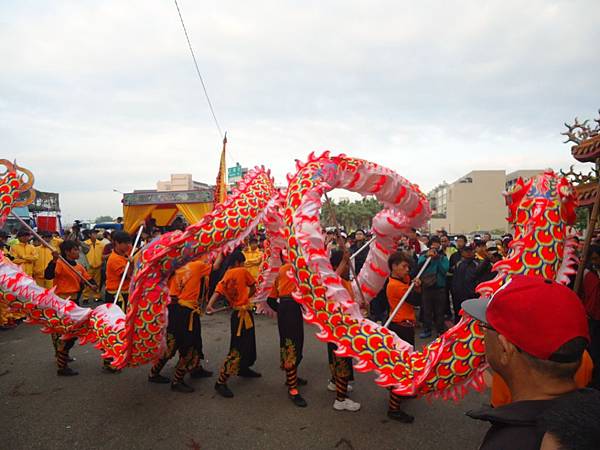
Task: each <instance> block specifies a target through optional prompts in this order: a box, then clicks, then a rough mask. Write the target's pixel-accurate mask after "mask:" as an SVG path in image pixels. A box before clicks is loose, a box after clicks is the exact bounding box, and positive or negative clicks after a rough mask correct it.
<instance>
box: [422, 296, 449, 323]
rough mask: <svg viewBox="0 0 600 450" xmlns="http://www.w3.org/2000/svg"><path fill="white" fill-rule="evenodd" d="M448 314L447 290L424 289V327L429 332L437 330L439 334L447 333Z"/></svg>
mask: <svg viewBox="0 0 600 450" xmlns="http://www.w3.org/2000/svg"><path fill="white" fill-rule="evenodd" d="M445 313H446V292H445V288H443V287H442V288H432V289H423V325H424V326H425V328H426V329H427V330H431V329H432V325H435V329H436V331H437V332H438V334H442V333H443V332H444V331H446V327H445V325H444V314H445Z"/></svg>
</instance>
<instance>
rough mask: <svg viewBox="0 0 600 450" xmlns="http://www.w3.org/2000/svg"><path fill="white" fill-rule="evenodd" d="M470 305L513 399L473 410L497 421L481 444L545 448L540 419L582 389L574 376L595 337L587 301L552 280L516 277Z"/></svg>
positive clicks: (487, 447) (486, 449)
mask: <svg viewBox="0 0 600 450" xmlns="http://www.w3.org/2000/svg"><path fill="white" fill-rule="evenodd" d="M462 307H463V309H464V311H465V312H466V313H467V314H468V315H470V316H471V317H473V318H474V319H476V320H478V321H479V322H480V323H481V326H482V327H483V328H484V330H485V333H484V334H485V348H486V358H487V361H488V363H489V364H490V366H491V367H492V369H494V370H495V371H496V372H497V373H498V374H499V375H500V376H501V377H502V378H503V379H504V380H505V381H506V383H507V384H508V387H509V388H510V392H511V394H512V400H513V402H512V403H510V404H508V405H505V406H501V407H499V408H491V407H488V408H483V409H481V410H477V411H470V412H469V413H468V415H469V416H470V417H472V418H474V419H479V420H486V421H488V422H490V423H491V425H492V426H491V428H490V430H489V431H488V433H487V434H486V436H485V439H484V441H483V443H482V445H481V447H480V448H481V449H484V450H494V449H507V448H514V447H515V445H517V446H518V448H519V449H520V450H528V449H539V448H540V443H541V440H542V437H543V434H544V430H543V429H542V428H540V427H539V426H538V422H539V418H540V417H541V415H542V414H543V413H544V411H546V410H547V409H548V408H550V407H552V405H553V404H554V403H555V402H556V400H557V399H558V398H563V397H564V396H567V395H570V394H572V393H573V392H575V391H576V390H577V386H576V384H575V381H574V375H575V372H576V371H577V369H578V368H579V365H580V364H581V357H582V354H583V351H584V350H585V348H586V346H587V344H588V342H589V332H588V325H587V320H586V315H585V310H584V309H583V306H582V304H581V301H580V300H579V298H578V297H577V295H576V294H575V293H573V291H571V290H570V289H568V288H567V287H565V286H563V285H560V284H558V283H556V282H554V281H552V280H545V279H542V278H538V277H528V276H523V275H516V276H513V277H512V278H511V279H510V280H509V281H508V282H507V283H506V284H505V285H504V286H503V287H502V288H501V289H499V290H498V291H497V292H496V293H495V294H494V296H493V297H492V298H489V299H486V298H481V299H474V300H467V301H466V302H464V303H463V304H462Z"/></svg>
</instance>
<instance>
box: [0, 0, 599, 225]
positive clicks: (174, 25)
mask: <svg viewBox="0 0 600 450" xmlns="http://www.w3.org/2000/svg"><path fill="white" fill-rule="evenodd" d="M179 6H180V8H181V11H182V14H183V17H184V20H185V23H186V27H187V30H188V33H189V35H190V39H191V42H192V46H193V48H194V51H195V53H196V57H197V60H198V64H199V67H200V71H201V73H202V75H203V77H204V80H205V82H206V84H207V87H208V92H209V95H210V97H211V100H212V102H213V105H214V108H215V112H216V115H217V118H218V120H219V122H220V124H221V127H222V129H223V130H227V132H228V139H229V143H228V157H227V159H228V165H230V166H232V165H234V164H235V163H236V162H240V163H241V164H242V165H243V166H245V167H252V166H255V165H264V166H266V167H268V168H270V169H271V170H272V173H273V175H274V176H275V178H276V181H277V182H278V183H279V184H283V183H284V182H285V175H286V174H287V173H289V172H291V171H293V169H294V161H295V160H296V159H299V160H305V159H306V158H307V156H308V154H309V153H310V152H312V151H315V152H321V151H324V150H331V151H332V152H334V153H345V154H347V155H350V156H354V157H359V158H365V159H368V160H370V161H373V162H376V163H379V164H382V165H384V166H387V167H389V168H391V169H394V170H395V171H397V172H398V173H399V174H401V175H402V176H404V177H405V178H407V179H409V180H410V181H412V182H414V183H417V184H419V186H420V187H421V188H422V190H423V191H428V190H430V189H431V188H433V187H434V186H436V185H437V184H439V183H441V182H442V181H448V182H452V181H454V180H456V179H458V178H459V177H460V176H462V175H464V174H466V173H467V172H469V171H471V170H476V169H506V170H507V171H513V170H517V169H537V168H547V167H551V168H554V169H560V168H565V169H566V168H568V167H569V166H570V165H571V164H573V162H574V160H573V159H572V158H571V156H570V146H569V145H567V144H563V140H564V137H563V136H561V135H560V133H561V132H562V131H564V125H563V123H564V122H565V121H572V120H573V119H574V118H575V117H576V116H577V117H579V118H581V119H584V118H594V117H597V115H598V113H597V110H598V108H599V107H600V98H599V96H600V58H598V42H600V27H599V26H598V19H599V18H600V2H598V1H597V0H589V1H577V0H574V1H568V0H565V1H551V0H530V1H528V2H522V1H512V0H502V1H494V0H490V1H486V2H473V1H444V2H441V1H438V2H433V1H422V2H414V1H412V2H408V1H401V0H394V1H387V0H386V1H376V0H373V1H370V2H366V1H355V0H344V1H338V0H330V1H327V2H322V1H312V0H303V1H285V0H277V1H276V0H255V1H252V2H244V1H227V0H221V1H219V2H197V1H191V0H179ZM0 60H1V61H2V65H1V67H2V70H0V142H2V144H1V145H2V152H1V154H0V157H2V158H8V159H11V160H12V159H15V158H16V159H17V161H18V163H19V164H20V165H22V166H24V167H26V168H28V169H30V170H32V171H33V173H34V175H35V177H36V183H35V185H36V187H37V188H38V189H40V190H44V191H51V192H59V193H60V198H61V208H62V211H63V216H64V222H65V223H68V221H72V220H73V219H76V218H77V219H94V218H95V217H97V216H100V215H112V216H117V215H120V214H121V204H120V199H121V196H120V194H119V193H117V192H113V189H116V190H119V191H124V192H127V191H132V190H133V189H153V188H155V186H156V181H157V180H163V179H168V178H169V174H171V173H192V174H193V176H194V179H196V180H198V181H203V182H207V183H214V180H215V179H216V172H217V169H218V164H219V157H220V148H221V137H220V136H219V133H218V131H217V129H216V127H215V124H214V122H213V120H212V116H211V115H210V111H209V109H208V106H207V103H206V100H205V98H204V94H203V91H202V86H201V84H200V81H199V79H198V76H197V74H196V72H195V68H194V66H193V62H192V59H191V56H190V53H189V49H188V47H187V42H186V40H185V36H184V34H183V30H182V27H181V23H180V21H179V16H178V14H177V9H176V8H175V4H174V2H173V1H169V0H161V1H158V0H144V1H140V0H131V1H127V2H123V1H116V0H103V1H96V0H78V1H76V2H75V1H60V0H53V1H42V0H39V1H28V0H19V1H17V0H13V1H3V2H2V3H1V5H0Z"/></svg>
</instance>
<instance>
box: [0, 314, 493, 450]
mask: <svg viewBox="0 0 600 450" xmlns="http://www.w3.org/2000/svg"><path fill="white" fill-rule="evenodd" d="M228 326H229V321H228V314H227V313H220V314H218V315H216V316H212V317H205V318H203V336H204V345H205V353H206V356H207V358H208V361H207V363H206V366H207V367H208V368H209V369H211V370H214V371H215V373H216V372H217V371H218V368H219V365H220V364H221V362H222V360H223V358H224V357H225V355H226V353H227V349H228V345H229V342H228V341H229V330H228ZM305 331H306V343H305V356H304V361H303V362H302V365H301V366H300V376H302V377H304V378H307V379H308V381H309V384H308V385H307V386H306V387H305V388H303V389H302V393H303V395H304V397H305V398H306V400H307V401H308V404H309V405H308V407H307V408H304V409H301V408H297V407H295V406H294V405H293V404H292V403H291V401H290V400H289V399H288V398H287V394H286V388H285V386H284V376H283V372H281V370H280V369H279V338H278V334H277V325H276V322H275V321H274V320H272V319H269V318H266V317H258V318H257V331H256V333H257V345H258V361H257V363H256V365H255V368H256V370H258V371H260V372H262V374H263V377H262V378H259V379H253V380H248V379H232V380H231V382H230V383H229V385H230V387H231V389H232V390H233V392H234V393H235V397H234V398H233V399H225V398H222V397H220V396H218V395H217V394H216V392H215V390H214V388H213V386H214V382H215V377H213V378H209V379H202V380H192V381H191V382H190V384H192V385H193V386H194V387H195V389H196V391H195V392H194V393H192V394H181V393H178V392H172V391H171V390H170V388H169V385H157V384H152V383H148V382H147V374H148V369H149V368H148V367H147V366H146V367H139V368H134V369H125V370H124V371H123V372H122V373H120V374H116V375H111V374H106V373H104V372H102V371H101V369H100V367H101V360H100V352H99V351H98V350H96V349H94V348H93V347H92V346H90V345H86V346H80V345H76V346H75V348H74V349H73V350H72V352H71V355H72V356H74V357H76V359H77V360H76V361H75V362H74V363H72V367H73V368H75V369H77V370H78V371H79V372H80V375H79V376H76V377H69V378H63V377H58V376H56V367H55V365H54V358H53V348H52V344H51V341H50V337H49V336H47V335H44V334H42V333H41V332H40V331H39V327H37V326H30V325H25V324H23V325H21V326H19V327H18V328H17V329H14V330H11V331H4V332H2V333H0V393H1V398H2V414H1V416H0V448H2V449H9V450H12V449H15V450H17V449H65V448H69V449H169V450H175V449H234V448H235V449H381V450H384V449H411V450H419V449H439V450H454V449H461V450H464V449H475V448H477V447H478V444H479V443H480V441H481V438H482V437H483V435H484V434H485V431H486V429H487V425H486V424H485V423H480V422H476V421H473V420H471V419H469V418H468V417H466V416H465V414H464V413H465V412H466V411H468V410H469V409H473V408H477V407H479V406H480V405H481V404H483V403H485V402H486V401H487V400H488V397H487V394H478V393H471V394H469V395H468V396H467V397H466V398H465V399H464V400H462V401H461V402H460V403H453V402H446V401H442V400H426V399H417V400H409V401H407V402H406V404H405V410H406V411H407V412H409V413H411V414H413V415H414V416H415V417H416V420H415V422H414V424H411V425H406V424H401V423H397V422H394V421H390V420H388V418H387V416H386V414H385V413H386V407H387V400H388V393H387V391H386V390H385V389H382V388H380V387H378V386H377V385H376V384H375V383H374V382H373V379H374V378H375V376H374V374H372V373H368V374H358V375H357V377H356V378H357V379H356V382H355V384H354V388H355V390H354V392H353V393H352V398H353V399H355V400H356V401H359V402H360V403H361V404H362V409H361V410H360V411H358V412H354V413H353V412H346V411H344V412H338V411H335V410H333V408H332V404H333V401H334V399H335V394H334V393H332V392H329V391H327V390H326V385H327V380H328V374H329V372H328V366H327V352H326V347H325V344H323V343H321V342H319V341H318V340H317V339H316V337H315V332H316V328H314V327H311V326H308V325H307V326H305ZM174 363H175V361H174V360H173V361H171V362H170V363H169V365H168V366H167V367H166V368H165V370H164V372H163V373H164V374H165V375H170V373H171V371H172V370H173V365H174Z"/></svg>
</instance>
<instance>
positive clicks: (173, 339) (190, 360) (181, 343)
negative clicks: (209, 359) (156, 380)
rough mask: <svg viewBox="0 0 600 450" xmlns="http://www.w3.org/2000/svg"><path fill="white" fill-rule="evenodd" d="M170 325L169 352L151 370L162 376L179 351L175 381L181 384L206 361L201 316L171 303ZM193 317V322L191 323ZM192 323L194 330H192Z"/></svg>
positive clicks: (153, 373) (169, 308)
mask: <svg viewBox="0 0 600 450" xmlns="http://www.w3.org/2000/svg"><path fill="white" fill-rule="evenodd" d="M168 310H169V325H168V326H167V350H166V351H165V354H164V355H163V356H162V357H161V358H160V359H159V360H158V361H157V362H156V363H155V364H154V366H153V367H152V369H151V374H152V375H158V374H160V371H161V370H162V369H163V367H164V366H165V365H166V364H167V362H168V361H169V360H170V359H171V358H173V357H174V356H175V353H177V351H179V360H178V361H177V366H176V368H175V376H174V377H173V381H174V382H175V383H179V382H181V381H182V380H183V377H184V375H185V374H186V373H187V372H190V371H192V370H194V369H196V368H197V367H199V366H200V361H201V360H202V359H204V353H203V352H202V328H201V324H200V316H199V315H198V314H196V313H195V312H193V310H192V309H190V308H186V307H185V306H181V305H179V304H177V303H171V304H170V305H169V306H168ZM190 316H191V322H190ZM190 323H191V326H192V329H191V330H190V329H189V328H190Z"/></svg>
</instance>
